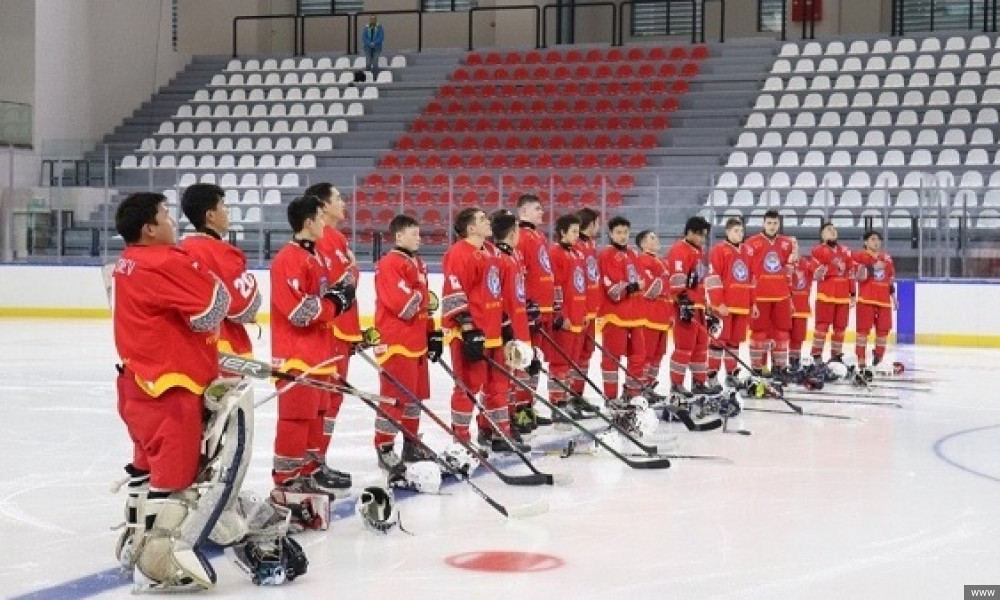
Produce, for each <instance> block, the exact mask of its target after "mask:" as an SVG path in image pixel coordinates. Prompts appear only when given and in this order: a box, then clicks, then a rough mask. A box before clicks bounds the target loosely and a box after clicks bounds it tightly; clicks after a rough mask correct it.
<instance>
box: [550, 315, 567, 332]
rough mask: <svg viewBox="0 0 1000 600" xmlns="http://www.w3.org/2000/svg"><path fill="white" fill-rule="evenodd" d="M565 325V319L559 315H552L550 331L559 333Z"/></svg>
mask: <svg viewBox="0 0 1000 600" xmlns="http://www.w3.org/2000/svg"><path fill="white" fill-rule="evenodd" d="M565 325H566V317H564V316H562V314H561V313H555V314H553V315H552V331H560V330H561V329H562V328H563V327H564V326H565Z"/></svg>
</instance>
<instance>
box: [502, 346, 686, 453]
mask: <svg viewBox="0 0 1000 600" xmlns="http://www.w3.org/2000/svg"><path fill="white" fill-rule="evenodd" d="M483 360H485V361H486V362H487V363H489V364H490V366H492V367H493V368H494V369H496V370H497V372H499V373H500V374H502V375H503V376H504V377H506V378H507V379H509V380H510V381H512V382H514V385H516V386H518V387H520V388H521V389H523V390H525V391H527V392H530V393H531V395H532V396H534V397H535V399H536V400H538V401H539V402H541V403H542V404H544V405H545V406H547V407H548V408H549V410H551V411H552V414H556V413H559V414H560V415H562V416H563V418H565V419H566V421H567V422H568V423H570V424H571V425H572V426H573V427H576V428H577V429H579V430H580V431H581V432H582V433H583V434H584V435H585V436H587V437H589V438H590V439H592V440H594V442H595V443H596V444H597V445H599V446H601V447H602V448H604V449H605V450H607V451H608V452H610V453H611V455H612V456H615V457H617V458H618V459H619V460H621V461H622V462H624V463H625V464H627V465H628V466H630V467H632V468H633V469H666V468H668V467H669V466H670V461H669V460H668V459H665V458H663V459H658V458H653V459H650V460H647V461H639V460H632V459H631V458H628V457H627V456H624V455H622V454H621V453H620V452H618V451H617V450H615V449H614V448H612V447H610V446H608V445H607V444H605V443H604V441H603V440H601V438H599V437H597V436H596V435H594V433H593V432H592V431H590V430H589V429H587V428H586V427H584V426H583V425H580V423H578V422H577V421H576V419H573V418H572V417H570V416H569V415H568V414H566V412H565V411H564V410H563V409H561V408H559V407H558V406H556V405H555V404H553V403H551V402H549V400H548V398H546V397H544V396H542V395H541V394H539V393H538V392H536V391H535V390H533V389H531V386H529V385H528V384H526V383H524V382H523V381H521V380H520V379H518V378H517V377H515V376H514V375H513V374H512V373H511V372H510V371H508V370H507V369H505V368H503V367H502V366H501V365H500V364H499V363H497V361H495V360H493V359H492V358H490V357H489V356H483Z"/></svg>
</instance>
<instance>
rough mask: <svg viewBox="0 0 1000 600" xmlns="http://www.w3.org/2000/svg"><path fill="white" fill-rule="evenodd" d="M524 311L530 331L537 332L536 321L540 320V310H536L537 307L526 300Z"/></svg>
mask: <svg viewBox="0 0 1000 600" xmlns="http://www.w3.org/2000/svg"><path fill="white" fill-rule="evenodd" d="M524 309H525V312H527V313H528V325H530V326H531V328H532V329H534V330H537V329H538V320H539V319H541V318H542V309H540V308H538V305H537V304H535V303H534V302H532V301H531V300H528V302H527V303H526V304H525V305H524Z"/></svg>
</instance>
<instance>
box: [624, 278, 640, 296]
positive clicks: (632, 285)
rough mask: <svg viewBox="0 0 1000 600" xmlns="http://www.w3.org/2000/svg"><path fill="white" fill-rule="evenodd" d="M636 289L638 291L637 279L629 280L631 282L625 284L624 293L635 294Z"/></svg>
mask: <svg viewBox="0 0 1000 600" xmlns="http://www.w3.org/2000/svg"><path fill="white" fill-rule="evenodd" d="M638 291H639V282H638V281H631V282H629V284H628V285H626V286H625V293H626V294H635V293H637V292H638Z"/></svg>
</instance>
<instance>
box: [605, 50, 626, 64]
mask: <svg viewBox="0 0 1000 600" xmlns="http://www.w3.org/2000/svg"><path fill="white" fill-rule="evenodd" d="M605 60H607V61H608V62H618V61H620V60H625V53H624V52H622V51H621V48H612V49H610V50H608V54H607V56H606V57H605Z"/></svg>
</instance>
